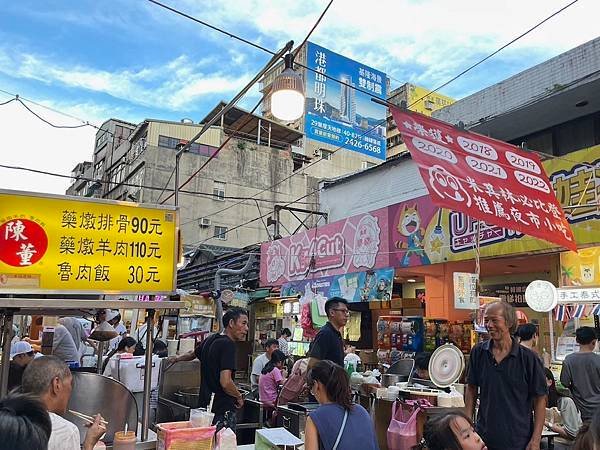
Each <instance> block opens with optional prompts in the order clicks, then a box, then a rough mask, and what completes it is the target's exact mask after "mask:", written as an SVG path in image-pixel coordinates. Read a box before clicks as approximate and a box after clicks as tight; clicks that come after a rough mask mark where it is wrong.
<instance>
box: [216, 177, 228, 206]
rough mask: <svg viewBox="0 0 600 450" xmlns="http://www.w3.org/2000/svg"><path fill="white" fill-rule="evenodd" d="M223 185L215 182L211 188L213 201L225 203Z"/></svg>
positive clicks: (220, 182)
mask: <svg viewBox="0 0 600 450" xmlns="http://www.w3.org/2000/svg"><path fill="white" fill-rule="evenodd" d="M225 185H226V183H223V182H222V181H215V184H214V186H213V195H214V196H213V199H214V200H219V201H221V202H224V201H225Z"/></svg>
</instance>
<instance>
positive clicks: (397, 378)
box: [381, 373, 408, 388]
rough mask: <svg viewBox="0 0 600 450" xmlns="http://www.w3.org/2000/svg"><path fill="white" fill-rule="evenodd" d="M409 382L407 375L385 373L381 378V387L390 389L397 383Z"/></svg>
mask: <svg viewBox="0 0 600 450" xmlns="http://www.w3.org/2000/svg"><path fill="white" fill-rule="evenodd" d="M406 381H408V377H407V376H406V375H398V374H395V373H384V374H383V375H382V376H381V386H383V387H386V388H387V387H390V386H396V383H402V382H406Z"/></svg>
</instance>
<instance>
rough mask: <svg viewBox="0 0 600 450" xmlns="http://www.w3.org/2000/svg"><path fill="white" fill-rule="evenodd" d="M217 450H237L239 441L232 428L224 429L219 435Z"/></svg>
mask: <svg viewBox="0 0 600 450" xmlns="http://www.w3.org/2000/svg"><path fill="white" fill-rule="evenodd" d="M215 450H237V439H236V437H235V433H234V432H233V431H232V430H231V428H222V429H221V430H220V431H219V432H218V433H217V446H216V447H215Z"/></svg>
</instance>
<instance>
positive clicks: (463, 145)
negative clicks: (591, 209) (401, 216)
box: [390, 107, 577, 251]
mask: <svg viewBox="0 0 600 450" xmlns="http://www.w3.org/2000/svg"><path fill="white" fill-rule="evenodd" d="M390 109H391V111H392V115H393V116H394V120H395V121H396V125H397V126H398V129H399V130H400V132H401V133H402V136H403V139H404V142H405V143H406V145H407V147H408V149H409V150H410V153H411V155H412V158H413V159H414V160H415V162H416V163H417V164H418V166H419V170H420V172H421V177H423V181H424V182H425V185H426V186H427V189H428V190H429V194H430V196H431V199H432V201H433V202H434V203H436V204H437V205H439V206H442V207H444V208H448V209H452V210H454V211H460V212H463V213H465V214H467V215H469V216H471V217H474V218H475V219H479V220H484V221H485V222H487V223H490V224H494V225H498V226H501V227H504V228H507V229H510V230H516V231H520V232H522V233H524V234H528V235H530V236H534V237H537V238H539V239H544V240H546V241H549V242H553V243H555V244H559V245H561V246H563V247H565V248H568V249H570V250H574V251H577V244H576V242H575V238H574V237H573V233H572V231H571V228H570V227H569V223H568V222H567V220H566V218H565V216H564V214H563V211H562V209H561V207H560V204H559V203H558V201H557V200H556V195H555V194H554V191H553V189H552V185H551V184H550V182H549V180H548V176H547V175H546V173H545V172H544V169H543V167H542V164H541V161H540V159H539V157H538V156H537V155H536V154H535V153H532V152H525V151H523V150H521V149H520V148H518V147H515V146H514V145H511V144H508V143H506V142H502V141H497V140H495V139H490V138H488V137H485V136H482V135H480V134H476V133H471V132H469V131H466V130H459V129H457V128H454V127H452V126H450V125H448V124H446V123H444V122H441V121H439V120H435V119H432V118H430V117H427V116H423V115H421V114H416V113H413V112H410V111H406V110H404V111H401V110H400V109H398V108H394V107H390Z"/></svg>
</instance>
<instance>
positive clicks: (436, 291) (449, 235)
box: [260, 146, 600, 353]
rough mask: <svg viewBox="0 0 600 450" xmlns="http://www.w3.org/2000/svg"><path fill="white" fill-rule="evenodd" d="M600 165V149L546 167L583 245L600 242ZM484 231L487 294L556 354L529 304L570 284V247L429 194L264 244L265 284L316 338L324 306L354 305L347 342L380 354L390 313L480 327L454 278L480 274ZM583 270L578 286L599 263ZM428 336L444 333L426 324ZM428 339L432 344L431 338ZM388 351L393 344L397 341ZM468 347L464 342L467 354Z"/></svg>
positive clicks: (543, 320) (543, 319) (482, 283)
mask: <svg viewBox="0 0 600 450" xmlns="http://www.w3.org/2000/svg"><path fill="white" fill-rule="evenodd" d="M599 158H600V147H598V146H597V147H593V148H590V149H586V150H582V151H579V152H576V153H573V154H571V155H569V161H565V160H562V159H561V160H549V161H546V162H545V163H544V165H545V169H546V171H547V173H548V175H549V179H550V181H551V182H552V183H553V185H554V188H555V190H556V192H557V198H558V200H559V201H560V202H561V204H562V205H563V208H564V209H565V211H566V212H567V219H568V220H569V222H570V225H571V228H572V230H573V233H574V235H575V238H576V241H577V243H578V245H579V247H580V248H583V247H588V246H590V245H593V244H595V243H598V242H599V241H600V231H599V230H598V226H597V223H596V222H595V221H596V220H597V219H599V218H600V213H599V212H598V206H597V204H596V203H597V202H596V201H595V198H596V197H595V196H597V195H600V194H598V190H599V189H600V188H599V187H598V186H595V187H594V184H593V183H592V184H591V188H590V183H589V180H590V177H591V176H592V174H593V173H592V170H591V169H590V167H591V166H589V165H590V164H594V163H595V162H597V160H598V159H599ZM586 186H587V187H588V189H587V190H586ZM477 233H479V254H480V276H479V289H480V292H479V294H480V295H481V296H486V297H493V298H500V299H503V300H507V301H508V302H509V303H511V304H512V305H513V306H515V307H516V308H517V309H518V310H519V311H520V312H519V317H520V319H521V320H522V321H524V322H525V321H530V322H533V323H536V324H538V325H539V327H540V336H541V338H542V339H541V340H540V344H539V346H540V348H539V349H538V350H539V352H540V353H541V352H543V350H544V349H548V350H549V348H550V342H549V323H548V317H547V315H544V314H540V313H536V312H535V311H533V310H531V309H530V308H528V307H527V305H526V303H525V300H524V290H525V288H526V286H527V284H528V283H529V282H530V281H532V280H535V279H542V280H547V281H550V282H552V283H554V284H556V285H557V286H558V285H561V282H562V281H563V280H564V279H565V277H566V275H565V273H564V272H565V270H561V264H560V254H561V252H562V251H563V250H564V249H561V248H558V247H557V246H556V245H555V244H551V243H548V242H545V241H542V240H539V239H536V238H533V237H530V236H526V235H523V234H522V233H518V232H515V231H512V230H507V229H504V228H501V227H498V226H495V225H490V224H486V223H483V222H480V223H478V222H477V221H476V220H473V219H471V218H469V217H468V216H466V215H464V214H462V213H457V212H453V211H448V210H445V209H441V208H438V207H436V206H434V205H433V204H432V203H431V201H430V199H429V197H428V196H424V197H419V198H415V199H413V200H410V201H406V202H402V203H399V204H396V205H393V206H389V207H385V208H381V209H378V210H376V211H372V212H370V213H367V214H361V215H358V216H354V217H350V218H348V219H344V220H340V221H338V222H334V223H331V224H328V225H325V226H323V227H320V228H318V229H313V230H308V231H306V232H302V233H298V234H296V235H293V236H291V237H288V238H284V239H280V240H278V241H274V242H269V243H265V244H263V246H262V248H261V253H262V258H261V273H260V276H261V284H263V285H269V286H273V285H275V286H281V295H282V296H290V295H298V296H299V297H300V310H301V320H300V327H301V328H303V336H304V337H305V338H306V337H308V338H309V339H310V335H311V334H312V335H314V334H315V332H316V331H315V329H318V328H319V327H320V326H321V325H323V324H324V322H325V321H326V318H325V316H324V311H323V304H324V302H325V300H326V299H327V298H329V297H332V296H341V297H343V298H346V299H347V300H348V301H349V302H350V309H351V310H354V311H355V312H356V314H355V317H357V318H358V320H355V321H352V323H351V324H350V325H351V326H350V327H349V329H348V330H346V336H345V337H346V338H347V339H348V340H349V341H351V342H360V343H361V344H362V345H360V346H359V348H365V349H371V350H373V351H376V350H377V349H378V331H377V323H378V321H379V319H380V317H382V316H390V315H391V316H401V317H418V316H421V317H425V318H427V319H436V320H443V321H447V324H448V327H449V328H450V329H452V326H451V325H457V326H458V325H459V324H461V325H464V324H465V323H470V322H473V314H474V312H473V310H472V309H462V308H461V306H460V305H459V304H457V302H456V298H455V283H454V274H455V273H456V272H463V273H473V272H475V265H476V264H475V249H474V247H475V240H476V239H475V238H476V235H477ZM588 253H590V252H589V251H587V252H586V251H585V250H584V251H583V253H582V254H583V255H584V260H585V261H587V260H590V261H592V260H593V256H588ZM584 266H585V268H584V269H583V270H584V272H582V273H579V275H577V274H574V275H572V282H577V279H578V278H581V277H587V278H589V277H590V276H591V275H590V274H589V273H590V271H593V270H596V271H597V267H596V269H594V268H592V267H591V265H590V263H585V264H584ZM579 270H581V269H579ZM567 272H568V271H567ZM308 317H310V320H307V318H308ZM359 320H360V321H359ZM365 320H367V321H368V324H367V326H366V327H365V326H364V324H363V323H362V322H364V321H365ZM363 329H364V330H365V331H366V333H363V332H361V331H362V330H363ZM423 329H424V330H428V329H429V330H437V329H439V327H436V326H433V325H427V323H425V324H424V325H423ZM460 331H461V332H463V331H464V332H465V333H463V334H468V333H467V331H468V330H464V329H461V330H460ZM357 334H358V335H357ZM365 334H368V335H369V336H365ZM454 334H456V335H458V334H459V330H458V329H457V330H456V331H455V333H454ZM390 339H391V338H390ZM428 339H429V341H430V342H431V339H432V337H431V336H429V338H428ZM474 339H475V337H474ZM474 339H473V340H474ZM423 341H425V338H424V339H423ZM384 347H386V348H391V347H393V346H392V344H391V341H390V342H387V341H385V343H384ZM405 347H406V348H408V347H407V346H405ZM468 348H469V346H468V345H466V343H465V345H464V349H465V351H466V350H467V349H468ZM411 349H412V348H411ZM422 349H423V347H418V348H417V349H416V350H415V351H421V350H422Z"/></svg>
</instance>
